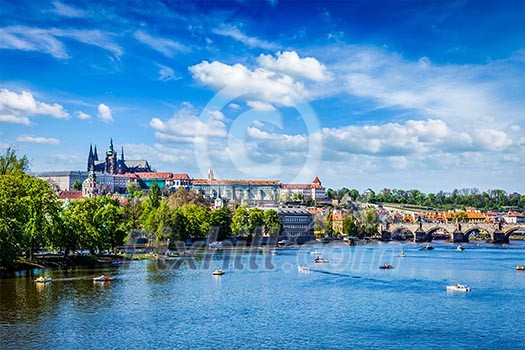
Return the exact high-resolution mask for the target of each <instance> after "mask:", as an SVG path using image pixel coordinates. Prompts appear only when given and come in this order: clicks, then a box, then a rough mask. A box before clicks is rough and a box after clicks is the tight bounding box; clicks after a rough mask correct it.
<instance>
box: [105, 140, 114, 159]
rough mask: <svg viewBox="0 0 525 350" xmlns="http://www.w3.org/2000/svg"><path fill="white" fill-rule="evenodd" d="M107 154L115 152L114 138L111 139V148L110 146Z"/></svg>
mask: <svg viewBox="0 0 525 350" xmlns="http://www.w3.org/2000/svg"><path fill="white" fill-rule="evenodd" d="M106 154H108V155H113V154H115V149H114V148H113V138H111V139H109V148H108V151H107V152H106Z"/></svg>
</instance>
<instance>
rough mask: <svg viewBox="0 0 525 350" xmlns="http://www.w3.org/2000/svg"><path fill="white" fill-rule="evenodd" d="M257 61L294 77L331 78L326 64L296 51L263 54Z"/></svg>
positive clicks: (272, 69) (269, 68) (262, 65)
mask: <svg viewBox="0 0 525 350" xmlns="http://www.w3.org/2000/svg"><path fill="white" fill-rule="evenodd" d="M257 62H258V63H259V66H261V67H263V68H266V69H268V70H271V71H274V72H281V73H284V74H287V75H291V76H294V77H300V78H306V79H310V80H313V81H327V80H330V79H331V75H330V73H329V72H328V70H327V69H326V66H325V65H323V64H322V63H320V62H319V61H318V60H317V59H315V58H313V57H304V58H301V57H299V55H298V54H297V52H295V51H285V52H277V54H276V57H275V58H274V57H273V56H272V55H262V54H261V55H260V56H259V58H258V59H257Z"/></svg>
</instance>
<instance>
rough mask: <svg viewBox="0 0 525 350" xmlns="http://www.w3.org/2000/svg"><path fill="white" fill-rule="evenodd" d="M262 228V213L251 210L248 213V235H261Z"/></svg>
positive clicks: (260, 210) (258, 210) (257, 210)
mask: <svg viewBox="0 0 525 350" xmlns="http://www.w3.org/2000/svg"><path fill="white" fill-rule="evenodd" d="M263 226H264V211H263V210H262V209H259V208H252V209H250V211H249V212H248V231H249V232H250V235H255V234H262V232H263Z"/></svg>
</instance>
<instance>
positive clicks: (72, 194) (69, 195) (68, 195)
mask: <svg viewBox="0 0 525 350" xmlns="http://www.w3.org/2000/svg"><path fill="white" fill-rule="evenodd" d="M81 198H82V191H76V190H73V191H62V192H60V194H59V195H58V199H60V200H66V199H81Z"/></svg>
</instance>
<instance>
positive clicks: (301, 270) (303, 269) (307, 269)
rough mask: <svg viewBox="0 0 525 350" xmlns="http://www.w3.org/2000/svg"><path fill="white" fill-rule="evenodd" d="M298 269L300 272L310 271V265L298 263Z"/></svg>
mask: <svg viewBox="0 0 525 350" xmlns="http://www.w3.org/2000/svg"><path fill="white" fill-rule="evenodd" d="M297 271H299V272H307V271H310V266H308V265H298V266H297Z"/></svg>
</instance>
